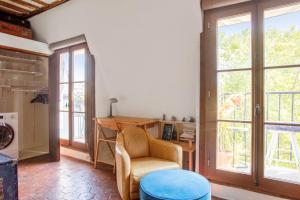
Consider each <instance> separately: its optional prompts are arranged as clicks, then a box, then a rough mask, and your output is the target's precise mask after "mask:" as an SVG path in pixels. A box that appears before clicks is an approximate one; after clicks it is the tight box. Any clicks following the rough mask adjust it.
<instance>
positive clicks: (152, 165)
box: [130, 157, 181, 199]
mask: <svg viewBox="0 0 300 200" xmlns="http://www.w3.org/2000/svg"><path fill="white" fill-rule="evenodd" d="M180 168H181V167H180V165H179V164H178V163H176V162H173V161H169V160H163V159H160V158H153V157H144V158H135V159H131V172H130V197H131V199H138V198H139V192H138V191H139V183H140V179H141V178H142V177H143V176H145V175H146V174H148V173H150V172H153V171H157V170H165V169H180Z"/></svg>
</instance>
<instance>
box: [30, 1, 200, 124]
mask: <svg viewBox="0 0 300 200" xmlns="http://www.w3.org/2000/svg"><path fill="white" fill-rule="evenodd" d="M30 21H31V24H32V27H33V30H34V33H35V36H36V38H37V39H38V40H40V41H43V42H47V43H53V42H57V41H61V40H65V39H68V38H71V37H74V36H77V35H80V34H85V36H86V38H87V41H88V45H89V47H90V50H91V52H92V53H93V54H94V55H95V58H96V102H97V103H96V113H97V116H105V115H107V112H108V98H110V97H117V98H118V99H119V103H118V104H117V106H116V111H117V113H116V114H119V115H132V116H144V117H161V116H162V114H163V113H166V114H167V115H168V116H169V117H170V116H171V115H175V116H177V117H178V118H179V119H181V118H182V117H183V116H193V117H195V116H196V99H197V97H196V88H197V72H198V71H197V69H198V68H199V54H200V50H199V49H200V32H201V12H200V3H199V0H185V1H182V0H151V1H149V0H72V1H70V2H68V3H65V4H63V5H61V6H59V7H57V8H54V9H52V10H50V11H47V12H45V13H43V14H40V15H37V16H36V17H33V18H31V19H30Z"/></svg>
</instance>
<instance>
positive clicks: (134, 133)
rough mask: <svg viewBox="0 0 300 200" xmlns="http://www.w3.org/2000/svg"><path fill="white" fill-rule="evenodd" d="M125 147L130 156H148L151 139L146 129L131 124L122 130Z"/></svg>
mask: <svg viewBox="0 0 300 200" xmlns="http://www.w3.org/2000/svg"><path fill="white" fill-rule="evenodd" d="M121 134H122V136H123V142H124V147H125V149H126V151H127V153H128V154H129V156H130V158H142V157H148V156H149V155H150V152H149V141H148V135H147V133H146V131H145V130H143V129H141V128H138V127H135V126H131V127H128V128H126V129H124V130H123V131H122V133H121Z"/></svg>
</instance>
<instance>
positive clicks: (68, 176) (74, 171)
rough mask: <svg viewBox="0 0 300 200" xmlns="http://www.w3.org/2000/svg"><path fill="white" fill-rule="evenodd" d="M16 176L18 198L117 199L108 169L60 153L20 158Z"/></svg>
mask: <svg viewBox="0 0 300 200" xmlns="http://www.w3.org/2000/svg"><path fill="white" fill-rule="evenodd" d="M18 176H19V199H20V200H102V199H103V200H120V199H121V198H120V196H119V194H118V190H117V185H116V180H115V176H114V175H113V174H112V170H111V169H103V167H102V168H101V169H94V168H93V167H92V165H90V164H88V163H86V162H82V161H79V160H76V159H72V158H68V157H64V156H62V157H61V161H60V162H51V160H50V159H49V157H45V156H43V157H38V158H34V159H28V160H26V161H21V162H20V163H19V171H18ZM212 200H217V199H215V198H212Z"/></svg>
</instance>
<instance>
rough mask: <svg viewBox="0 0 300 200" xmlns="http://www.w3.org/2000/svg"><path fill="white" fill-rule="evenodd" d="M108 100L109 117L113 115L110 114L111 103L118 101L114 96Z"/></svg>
mask: <svg viewBox="0 0 300 200" xmlns="http://www.w3.org/2000/svg"><path fill="white" fill-rule="evenodd" d="M109 101H110V105H109V117H113V115H112V104H113V103H118V99H116V98H110V99H109Z"/></svg>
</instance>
